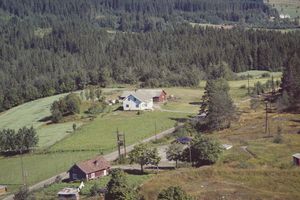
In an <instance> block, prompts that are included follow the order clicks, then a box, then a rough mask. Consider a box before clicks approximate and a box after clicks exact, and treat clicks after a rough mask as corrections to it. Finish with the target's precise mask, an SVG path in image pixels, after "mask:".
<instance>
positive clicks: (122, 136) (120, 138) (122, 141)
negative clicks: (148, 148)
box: [117, 130, 126, 158]
mask: <svg viewBox="0 0 300 200" xmlns="http://www.w3.org/2000/svg"><path fill="white" fill-rule="evenodd" d="M117 145H118V153H119V158H120V157H121V155H122V153H121V149H122V147H123V150H124V156H125V157H126V143H125V133H120V132H119V130H117Z"/></svg>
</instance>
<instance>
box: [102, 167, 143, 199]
mask: <svg viewBox="0 0 300 200" xmlns="http://www.w3.org/2000/svg"><path fill="white" fill-rule="evenodd" d="M105 199H106V200H136V199H138V198H137V194H136V192H135V191H134V190H132V188H130V187H129V186H128V183H127V179H126V175H125V173H124V172H123V171H122V170H121V169H114V170H112V172H111V179H110V181H109V182H108V184H107V193H106V194H105Z"/></svg>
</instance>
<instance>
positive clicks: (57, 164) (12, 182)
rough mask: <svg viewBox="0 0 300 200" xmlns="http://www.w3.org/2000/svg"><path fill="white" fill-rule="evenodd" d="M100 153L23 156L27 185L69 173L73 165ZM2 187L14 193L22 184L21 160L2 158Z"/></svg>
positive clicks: (0, 160) (15, 157)
mask: <svg viewBox="0 0 300 200" xmlns="http://www.w3.org/2000/svg"><path fill="white" fill-rule="evenodd" d="M96 154H99V152H76V153H74V152H69V153H53V154H41V155H37V154H29V155H24V156H23V163H24V169H25V171H26V174H27V183H28V184H29V185H32V184H34V183H36V182H39V181H42V180H45V179H47V178H50V177H52V176H54V175H56V174H59V173H61V172H64V171H67V170H68V169H69V168H70V166H71V165H72V164H74V163H75V162H76V161H79V160H85V159H87V158H89V157H92V156H95V155H96ZM0 177H1V179H0V185H7V186H8V190H9V191H13V190H15V189H16V188H18V187H19V186H20V184H22V173H21V158H20V157H19V156H14V157H10V158H4V157H1V158H0Z"/></svg>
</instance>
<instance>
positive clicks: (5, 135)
mask: <svg viewBox="0 0 300 200" xmlns="http://www.w3.org/2000/svg"><path fill="white" fill-rule="evenodd" d="M38 141H39V138H38V136H37V133H36V131H35V129H34V128H33V127H31V128H26V127H23V128H20V129H19V130H18V131H17V132H16V131H15V130H13V129H3V130H0V152H2V153H24V152H27V151H29V150H30V149H31V148H33V147H35V146H36V145H37V143H38Z"/></svg>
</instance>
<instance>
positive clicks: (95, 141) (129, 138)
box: [50, 111, 188, 152]
mask: <svg viewBox="0 0 300 200" xmlns="http://www.w3.org/2000/svg"><path fill="white" fill-rule="evenodd" d="M187 116H188V114H184V113H183V114H182V113H169V112H159V111H154V112H144V113H143V114H141V115H137V112H122V111H116V112H113V113H110V114H108V115H105V116H103V117H100V116H99V117H97V118H96V119H95V120H94V121H93V122H91V123H89V124H86V125H84V126H82V127H81V128H80V129H79V130H78V131H76V133H74V134H72V135H70V137H68V138H66V139H64V140H62V141H61V142H58V143H57V144H55V145H54V146H53V147H52V148H51V149H50V150H55V151H56V150H59V151H60V150H81V149H83V150H99V151H100V150H101V151H103V152H108V151H112V150H115V149H116V131H117V129H118V130H119V131H120V132H125V134H126V143H127V145H129V144H133V143H135V142H138V141H141V140H143V139H145V138H147V137H151V136H153V135H154V134H155V123H156V131H157V133H158V132H160V131H163V130H166V129H168V128H171V127H173V126H174V124H175V122H176V120H179V119H181V118H186V117H187Z"/></svg>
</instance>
